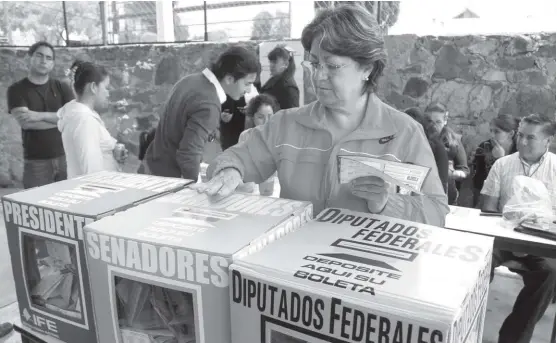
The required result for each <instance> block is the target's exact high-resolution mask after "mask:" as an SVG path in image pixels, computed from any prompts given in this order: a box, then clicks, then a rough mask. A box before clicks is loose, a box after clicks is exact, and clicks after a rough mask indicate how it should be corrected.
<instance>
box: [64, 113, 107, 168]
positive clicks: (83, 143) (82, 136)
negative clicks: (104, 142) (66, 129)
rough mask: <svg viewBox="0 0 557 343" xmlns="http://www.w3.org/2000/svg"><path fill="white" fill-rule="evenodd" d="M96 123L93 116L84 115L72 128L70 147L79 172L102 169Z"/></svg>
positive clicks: (101, 155) (101, 156)
mask: <svg viewBox="0 0 557 343" xmlns="http://www.w3.org/2000/svg"><path fill="white" fill-rule="evenodd" d="M98 125H99V123H98V122H97V121H96V120H95V119H94V118H91V117H86V116H84V118H83V119H82V120H81V121H80V122H79V124H78V125H77V127H76V128H75V129H74V130H73V133H72V137H73V139H72V145H73V147H72V149H73V150H75V152H76V155H77V158H78V163H79V169H80V174H90V173H95V172H98V171H102V170H103V169H104V163H103V154H102V150H101V146H100V143H99V142H100V136H99V128H98ZM64 148H65V147H64Z"/></svg>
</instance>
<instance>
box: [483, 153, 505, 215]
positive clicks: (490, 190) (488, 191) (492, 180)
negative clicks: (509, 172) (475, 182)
mask: <svg viewBox="0 0 557 343" xmlns="http://www.w3.org/2000/svg"><path fill="white" fill-rule="evenodd" d="M500 169H501V163H498V162H495V164H493V166H492V167H491V170H490V171H489V174H488V175H487V179H486V180H485V182H484V185H483V187H482V191H481V195H480V208H481V209H482V211H483V212H500V211H499V198H500V197H501V170H500Z"/></svg>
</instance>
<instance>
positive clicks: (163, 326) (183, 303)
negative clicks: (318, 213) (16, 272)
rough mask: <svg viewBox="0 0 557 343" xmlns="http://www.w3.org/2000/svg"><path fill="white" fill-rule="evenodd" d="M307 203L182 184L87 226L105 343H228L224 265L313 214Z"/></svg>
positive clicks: (101, 337)
mask: <svg viewBox="0 0 557 343" xmlns="http://www.w3.org/2000/svg"><path fill="white" fill-rule="evenodd" d="M312 208H313V207H312V205H311V203H306V202H299V201H292V200H285V199H275V198H268V197H260V196H255V195H249V194H241V193H236V194H232V195H231V196H229V197H227V198H225V199H223V200H221V201H219V202H211V201H209V198H208V197H207V195H205V194H199V193H198V192H197V191H195V190H192V189H189V188H186V189H184V190H182V191H180V192H177V193H174V194H170V195H167V196H164V197H161V198H158V199H156V200H154V201H151V202H148V203H145V204H142V205H140V206H138V207H135V208H132V209H130V210H128V211H125V212H122V213H119V214H117V215H115V216H112V217H110V218H106V219H103V220H100V221H98V222H95V223H92V224H89V225H88V226H87V227H86V228H85V238H86V239H85V241H86V245H87V265H88V266H89V272H90V274H91V282H92V292H93V303H94V308H95V314H96V319H97V327H98V331H99V342H103V343H114V342H118V343H131V342H133V343H143V342H145V343H150V342H168V343H173V342H176V343H177V342H180V343H183V342H188V343H216V342H218V343H226V342H230V309H229V306H230V300H229V291H228V284H229V279H228V275H229V274H228V265H229V264H230V263H231V261H232V260H233V259H235V258H238V257H240V256H247V255H248V254H249V253H252V252H254V251H257V250H258V249H260V248H261V247H263V246H265V245H266V244H267V243H268V242H270V241H272V240H275V239H277V238H279V237H281V236H283V235H285V234H287V233H289V232H291V231H294V230H295V229H296V228H298V227H300V226H301V225H302V224H304V223H305V222H307V221H309V220H311V219H312V215H313V214H312Z"/></svg>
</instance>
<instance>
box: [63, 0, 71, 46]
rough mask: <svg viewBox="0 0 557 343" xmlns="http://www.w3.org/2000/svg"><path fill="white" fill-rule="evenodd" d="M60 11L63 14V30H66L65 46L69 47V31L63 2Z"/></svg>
mask: <svg viewBox="0 0 557 343" xmlns="http://www.w3.org/2000/svg"><path fill="white" fill-rule="evenodd" d="M62 11H63V12H64V13H63V14H64V28H65V29H66V46H70V31H69V30H68V15H67V13H66V2H65V1H62Z"/></svg>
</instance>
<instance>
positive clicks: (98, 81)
mask: <svg viewBox="0 0 557 343" xmlns="http://www.w3.org/2000/svg"><path fill="white" fill-rule="evenodd" d="M71 69H74V70H75V75H74V82H73V87H74V90H75V93H76V96H77V99H76V100H73V101H71V102H69V103H67V104H66V105H64V107H62V108H61V109H60V110H59V111H58V117H59V118H60V119H59V120H58V129H59V130H60V132H61V133H62V143H63V144H64V151H65V152H66V163H67V165H68V179H72V178H75V177H77V176H80V175H84V174H90V173H94V172H98V171H103V170H108V171H119V170H120V165H119V163H121V162H124V161H125V159H126V158H127V150H126V148H125V147H124V146H123V145H122V144H118V143H117V141H116V139H114V138H113V137H112V136H111V135H110V133H109V132H108V130H107V129H106V127H105V125H104V122H103V120H102V118H101V117H100V115H99V114H98V113H97V111H96V110H100V109H106V108H107V106H108V95H109V92H108V85H109V84H110V78H109V76H108V72H107V71H106V69H105V68H104V67H102V66H98V65H95V64H93V63H90V62H80V61H76V62H75V63H74V64H73V65H72V68H71Z"/></svg>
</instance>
